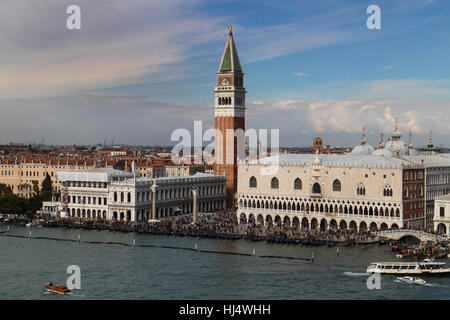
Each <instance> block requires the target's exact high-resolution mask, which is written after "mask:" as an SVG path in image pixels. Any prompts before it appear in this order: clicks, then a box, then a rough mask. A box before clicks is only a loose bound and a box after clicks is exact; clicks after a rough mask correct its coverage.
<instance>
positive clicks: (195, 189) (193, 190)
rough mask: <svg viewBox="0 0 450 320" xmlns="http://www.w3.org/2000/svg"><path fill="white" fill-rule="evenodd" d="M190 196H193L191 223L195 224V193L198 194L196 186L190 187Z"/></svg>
mask: <svg viewBox="0 0 450 320" xmlns="http://www.w3.org/2000/svg"><path fill="white" fill-rule="evenodd" d="M191 191H192V195H193V199H192V223H196V222H197V192H198V188H197V187H196V186H193V187H192V190H191Z"/></svg>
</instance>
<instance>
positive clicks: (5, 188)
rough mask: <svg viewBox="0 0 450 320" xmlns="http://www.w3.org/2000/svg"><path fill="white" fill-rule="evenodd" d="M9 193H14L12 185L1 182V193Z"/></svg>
mask: <svg viewBox="0 0 450 320" xmlns="http://www.w3.org/2000/svg"><path fill="white" fill-rule="evenodd" d="M8 193H13V192H12V190H11V187H8V186H7V185H6V184H4V183H0V195H2V194H8Z"/></svg>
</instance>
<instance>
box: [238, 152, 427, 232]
mask: <svg viewBox="0 0 450 320" xmlns="http://www.w3.org/2000/svg"><path fill="white" fill-rule="evenodd" d="M275 159H276V157H269V158H264V159H260V160H255V161H250V162H243V163H241V164H239V169H238V170H239V171H238V172H239V181H238V192H237V197H238V205H239V207H238V210H237V217H238V219H241V220H242V222H244V220H245V221H249V220H253V221H255V222H256V223H259V224H266V223H273V224H274V225H283V223H284V224H289V225H290V226H294V227H301V228H304V229H305V228H309V229H319V228H322V229H328V228H329V227H331V228H333V229H337V228H340V229H353V230H358V231H365V230H369V229H372V230H375V229H377V230H380V229H388V228H400V227H403V226H404V225H406V224H408V225H411V226H412V225H420V224H422V225H423V220H424V219H423V214H424V210H425V208H424V199H414V200H408V201H417V202H419V203H421V204H422V206H423V208H421V209H420V210H421V211H422V214H421V215H420V214H419V215H412V216H407V215H404V214H403V212H404V208H403V207H404V204H405V201H404V183H403V179H404V177H403V172H404V170H405V169H415V168H420V166H416V165H413V164H410V163H407V162H405V161H402V160H399V159H397V158H385V157H382V156H350V155H323V154H322V155H312V154H285V155H280V156H279V161H278V170H277V172H276V173H274V172H271V174H264V172H265V171H267V169H268V168H270V165H274V163H275V162H276V161H275ZM422 172H423V171H422ZM255 180H256V181H255ZM422 181H423V175H422ZM422 198H423V195H422ZM408 201H406V203H408ZM419 206H420V205H419ZM416 211H417V210H416Z"/></svg>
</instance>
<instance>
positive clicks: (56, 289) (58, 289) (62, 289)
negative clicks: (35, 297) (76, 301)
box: [45, 282, 70, 294]
mask: <svg viewBox="0 0 450 320" xmlns="http://www.w3.org/2000/svg"><path fill="white" fill-rule="evenodd" d="M45 289H47V291H50V292H53V293H58V294H66V293H69V292H70V289H69V288H67V287H66V286H63V285H59V284H53V283H51V282H49V283H47V284H46V285H45Z"/></svg>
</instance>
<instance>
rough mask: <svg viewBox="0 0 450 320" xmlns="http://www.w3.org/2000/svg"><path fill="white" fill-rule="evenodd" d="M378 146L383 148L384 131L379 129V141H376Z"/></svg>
mask: <svg viewBox="0 0 450 320" xmlns="http://www.w3.org/2000/svg"><path fill="white" fill-rule="evenodd" d="M378 148H379V149H383V148H384V132H383V130H381V134H380V142H379V143H378Z"/></svg>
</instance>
